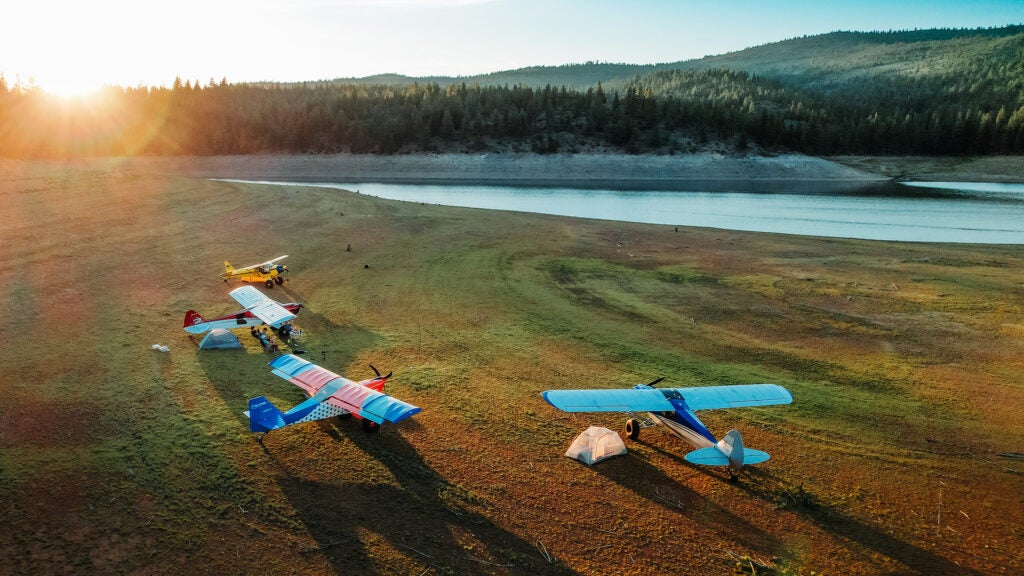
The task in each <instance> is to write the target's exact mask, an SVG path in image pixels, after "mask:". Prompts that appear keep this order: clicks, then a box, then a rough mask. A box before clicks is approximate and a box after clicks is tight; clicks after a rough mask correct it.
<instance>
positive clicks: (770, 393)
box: [541, 384, 793, 412]
mask: <svg viewBox="0 0 1024 576" xmlns="http://www.w3.org/2000/svg"><path fill="white" fill-rule="evenodd" d="M541 395H542V396H544V399H545V400H547V401H548V404H551V405H552V406H554V407H555V408H558V409H559V410H562V411H564V412H665V411H675V410H676V409H677V406H675V405H673V404H672V402H670V400H678V399H683V400H685V401H686V406H687V408H689V409H690V410H694V411H696V410H711V409H715V408H744V407H747V406H769V405H772V404H789V403H790V402H792V401H793V396H792V395H791V394H790V393H789V391H788V390H786V389H785V388H783V387H782V386H778V385H776V384H743V385H735V386H706V387H700V388H626V389H615V390H548V391H546V392H543V393H541Z"/></svg>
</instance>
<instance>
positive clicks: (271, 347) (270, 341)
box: [249, 326, 278, 352]
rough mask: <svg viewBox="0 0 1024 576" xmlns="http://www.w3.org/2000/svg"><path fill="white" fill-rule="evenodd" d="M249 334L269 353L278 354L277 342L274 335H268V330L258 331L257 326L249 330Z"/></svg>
mask: <svg viewBox="0 0 1024 576" xmlns="http://www.w3.org/2000/svg"><path fill="white" fill-rule="evenodd" d="M249 334H252V337H253V338H255V339H257V340H259V341H260V344H261V345H262V346H263V349H264V350H266V351H267V352H276V351H277V350H278V347H277V342H276V341H275V340H274V335H273V334H269V333H267V329H266V328H265V327H264V328H263V330H262V331H261V330H257V329H256V327H255V326H253V327H252V328H250V329H249Z"/></svg>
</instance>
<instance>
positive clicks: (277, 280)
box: [274, 276, 284, 286]
mask: <svg viewBox="0 0 1024 576" xmlns="http://www.w3.org/2000/svg"><path fill="white" fill-rule="evenodd" d="M274 283H275V284H277V285H278V286H280V285H281V284H284V278H281V277H280V276H275V277H274Z"/></svg>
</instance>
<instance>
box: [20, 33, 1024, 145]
mask: <svg viewBox="0 0 1024 576" xmlns="http://www.w3.org/2000/svg"><path fill="white" fill-rule="evenodd" d="M544 78H551V79H557V78H561V79H562V81H560V82H547V83H546V84H545V85H543V86H539V85H537V84H536V82H537V81H538V79H544ZM595 149H596V150H612V151H625V152H629V153H639V152H652V153H675V152H687V151H696V150H702V149H716V150H723V151H731V150H734V151H747V150H753V151H759V152H765V151H767V152H771V151H796V152H802V153H806V154H812V155H829V154H869V155H891V154H934V155H959V154H1021V153H1024V27H1021V26H1014V27H1006V28H999V29H993V30H926V31H911V32H884V33H852V32H835V33H832V34H826V35H821V36H814V37H807V38H798V39H793V40H788V41H785V42H779V43H776V44H771V45H766V46H761V47H756V48H751V49H748V50H745V51H742V52H738V53H734V54H730V55H723V56H717V57H709V58H704V59H701V60H695V61H690V62H680V63H676V64H664V65H658V66H630V65H617V64H600V63H588V64H580V65H575V66H563V67H546V68H543V67H539V68H527V69H521V70H514V71H509V72H502V73H495V74H491V75H487V76H482V77H476V78H474V79H469V78H467V79H461V80H457V81H452V80H451V79H429V80H423V79H420V80H417V81H410V80H408V79H403V78H402V77H398V76H384V77H377V78H373V79H363V80H362V81H354V80H352V81H341V80H338V81H325V82H310V83H300V84H266V83H264V84H229V83H228V82H226V81H221V82H214V81H212V80H211V81H210V82H209V83H207V84H205V85H201V84H199V83H198V82H196V83H192V82H181V81H180V80H179V81H176V82H175V83H174V85H173V86H172V87H170V88H109V89H107V90H106V91H105V92H104V94H103V97H102V99H95V100H92V101H87V102H78V103H75V102H65V101H60V100H55V99H53V98H50V97H48V96H47V95H46V94H44V93H42V92H41V91H40V90H38V89H34V88H32V87H25V86H20V85H16V86H9V85H8V84H7V83H6V82H3V81H2V80H0V153H2V154H3V155H6V156H24V157H46V156H77V155H110V154H132V153H145V154H249V153H259V152H296V153H331V152H354V153H382V154H392V153H405V152H422V151H485V150H494V151H533V152H540V153H552V152H574V151H581V150H595Z"/></svg>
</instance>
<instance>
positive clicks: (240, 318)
mask: <svg viewBox="0 0 1024 576" xmlns="http://www.w3.org/2000/svg"><path fill="white" fill-rule="evenodd" d="M281 306H283V307H284V309H285V310H288V311H289V312H291V313H292V314H298V312H299V308H301V307H302V304H300V303H298V302H289V303H287V304H282V305H281ZM261 324H263V320H260V319H259V318H257V317H256V316H255V315H254V314H253V313H252V312H249V311H248V310H239V311H238V312H234V313H232V314H225V315H224V316H220V317H217V318H214V319H212V320H206V319H204V318H203V317H202V316H199V315H196V316H194V317H193V318H192V322H191V324H189V323H188V320H186V325H185V326H184V328H185V331H186V332H188V333H189V334H202V333H204V332H206V331H207V330H213V329H216V328H223V329H225V330H231V329H233V328H246V327H248V326H259V325H261Z"/></svg>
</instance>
